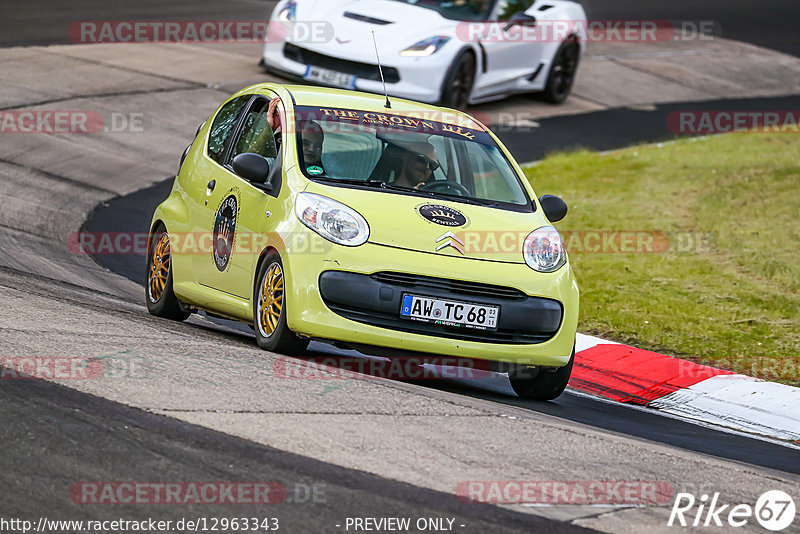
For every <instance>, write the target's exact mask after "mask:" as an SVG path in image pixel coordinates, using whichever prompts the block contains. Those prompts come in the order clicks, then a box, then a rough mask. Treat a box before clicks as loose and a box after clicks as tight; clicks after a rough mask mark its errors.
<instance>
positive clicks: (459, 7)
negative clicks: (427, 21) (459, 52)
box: [395, 0, 494, 20]
mask: <svg viewBox="0 0 800 534" xmlns="http://www.w3.org/2000/svg"><path fill="white" fill-rule="evenodd" d="M395 2H403V3H404V4H413V5H415V6H420V7H425V8H428V9H433V10H434V11H437V12H439V13H440V14H441V15H442V16H443V17H444V18H446V19H450V20H487V19H488V18H489V15H490V14H491V12H492V5H493V4H494V0H395Z"/></svg>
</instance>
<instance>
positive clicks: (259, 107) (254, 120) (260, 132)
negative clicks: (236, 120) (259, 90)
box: [231, 99, 278, 166]
mask: <svg viewBox="0 0 800 534" xmlns="http://www.w3.org/2000/svg"><path fill="white" fill-rule="evenodd" d="M268 107H269V101H268V100H266V99H258V100H256V101H255V103H254V104H253V105H252V106H251V107H250V109H249V110H248V111H247V115H246V116H245V118H244V123H243V124H242V131H241V133H240V134H239V138H238V139H237V140H236V144H235V145H234V147H233V151H232V152H231V160H232V159H233V158H235V157H236V156H238V155H239V154H244V153H247V152H251V153H255V154H259V155H261V156H264V157H265V158H267V161H269V163H270V166H271V165H272V164H273V163H274V161H275V157H276V156H277V154H278V149H277V146H276V145H275V135H274V133H273V132H272V127H271V126H270V125H269V121H268V120H267V109H268Z"/></svg>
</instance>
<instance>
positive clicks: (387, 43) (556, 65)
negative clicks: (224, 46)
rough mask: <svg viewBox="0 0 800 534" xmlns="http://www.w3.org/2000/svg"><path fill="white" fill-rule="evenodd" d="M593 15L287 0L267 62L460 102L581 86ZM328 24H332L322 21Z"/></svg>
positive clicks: (554, 95)
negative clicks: (579, 71) (577, 78)
mask: <svg viewBox="0 0 800 534" xmlns="http://www.w3.org/2000/svg"><path fill="white" fill-rule="evenodd" d="M585 23H586V14H585V12H584V10H583V7H581V5H580V3H578V2H577V1H572V0H281V1H280V2H279V3H278V4H277V6H276V7H275V10H274V11H273V13H272V17H271V21H270V27H271V28H273V27H275V26H277V25H281V26H280V27H283V28H286V31H283V32H281V34H280V38H274V35H275V33H274V32H271V33H272V35H273V37H272V38H269V37H268V38H267V43H266V45H265V47H264V56H263V58H262V60H261V65H262V66H263V67H264V68H265V69H266V70H268V71H271V72H274V73H277V74H280V75H284V76H289V77H291V78H302V79H305V80H306V81H309V82H313V83H318V84H321V85H329V86H335V87H345V88H351V89H357V90H360V91H368V92H373V93H381V92H383V86H382V83H381V76H380V72H379V70H378V61H377V59H376V49H375V45H374V43H373V32H374V33H375V38H376V41H377V47H378V52H379V56H380V61H381V64H382V65H383V74H384V78H385V81H386V86H387V90H388V92H389V94H391V95H394V96H398V97H402V98H409V99H413V100H417V101H421V102H427V103H433V104H439V105H443V106H447V107H451V108H464V107H465V106H466V105H468V104H478V103H481V102H487V101H490V100H498V99H501V98H504V97H506V96H508V95H511V94H514V93H528V92H537V93H541V96H542V97H543V98H544V99H545V100H547V101H549V102H553V103H560V102H563V101H564V99H565V98H566V97H567V95H568V94H569V92H570V90H571V89H572V84H573V82H574V80H575V74H576V72H577V68H578V61H579V59H580V57H581V55H582V53H583V50H584V47H585V42H584V39H583V38H582V32H581V31H580V29H581V28H585ZM320 25H322V27H321V28H320Z"/></svg>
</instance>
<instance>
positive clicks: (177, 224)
mask: <svg viewBox="0 0 800 534" xmlns="http://www.w3.org/2000/svg"><path fill="white" fill-rule="evenodd" d="M389 105H391V108H387V107H386V106H387V103H386V100H385V99H384V97H380V96H378V95H372V94H367V93H356V92H352V91H344V90H339V89H329V88H319V87H312V86H291V85H288V86H285V85H277V84H261V85H257V86H253V87H250V88H247V89H245V90H242V91H241V92H239V93H237V94H235V95H233V96H232V97H231V98H230V99H228V100H227V101H226V102H224V103H223V104H222V105H221V106H220V108H219V109H217V111H216V112H215V113H214V115H213V116H212V117H211V118H210V119H209V120H208V121H207V122H205V123H204V124H203V125H202V126H201V127H200V128H199V129H198V132H197V134H196V137H195V140H194V141H193V143H192V144H191V145H190V146H189V147H188V148H187V150H186V151H185V152H184V155H183V159H182V160H181V167H180V171H179V173H178V175H177V176H176V177H175V180H174V183H173V188H172V191H171V193H170V194H169V196H168V198H167V199H166V200H165V201H164V202H163V203H162V204H160V205H159V206H158V207H157V208H156V210H155V213H154V215H153V219H152V224H151V227H150V237H149V240H148V249H147V257H148V261H147V284H146V285H147V287H146V291H145V297H146V302H147V307H148V309H149V311H150V313H152V314H153V315H156V316H160V317H165V318H171V319H176V320H184V319H186V318H187V317H188V316H189V315H190V314H191V313H192V312H195V311H198V310H204V311H206V312H208V313H210V314H213V315H216V316H220V317H225V318H229V319H234V320H238V321H243V322H245V323H247V324H250V325H251V326H252V327H253V329H254V331H255V335H256V340H257V343H258V345H259V346H260V347H262V348H264V349H267V350H271V351H275V352H281V353H286V354H298V353H302V352H303V351H304V350H305V348H306V346H307V345H308V343H309V340H311V339H315V340H321V341H326V342H333V343H336V344H337V345H339V346H341V345H344V346H347V347H352V348H357V349H358V350H362V351H364V352H371V351H377V353H381V354H385V353H387V351H388V353H396V354H398V355H400V354H402V355H409V354H411V355H414V354H416V355H431V354H436V355H445V356H455V357H461V358H468V359H472V360H480V361H484V362H494V364H496V365H500V364H502V366H504V367H503V368H504V369H506V370H509V376H510V379H511V384H512V386H513V387H514V389H515V391H516V392H517V393H518V394H519V395H521V396H526V397H531V398H537V399H551V398H555V397H557V396H558V395H559V394H561V392H562V391H563V390H564V388H565V387H566V385H567V381H568V379H569V375H570V371H571V368H572V363H573V359H574V353H575V351H574V344H575V332H576V328H577V321H578V298H579V297H578V287H577V283H576V281H575V278H574V275H573V273H572V270H571V268H570V264H569V259H568V257H567V253H566V250H565V248H564V245H563V242H562V240H561V237H560V235H559V233H558V231H557V230H556V229H555V228H554V227H553V226H552V224H553V223H554V222H557V221H559V220H561V219H562V218H563V217H564V216H566V212H567V206H566V204H565V203H564V202H563V201H562V200H561V199H559V198H558V197H555V196H552V195H545V196H543V197H541V198H540V199H537V198H536V195H535V194H534V191H533V190H532V188H531V185H530V183H529V182H528V180H527V179H526V178H525V176H524V174H523V173H522V171H521V169H520V168H519V166H518V165H517V164H516V163H515V162H514V160H513V158H512V157H511V155H510V153H509V152H508V150H506V148H505V147H503V145H502V144H501V143H500V142H499V141H498V139H497V138H496V137H495V136H494V135H493V134H492V132H490V131H489V130H488V129H486V128H485V127H484V126H483V125H482V124H480V123H479V122H477V121H476V120H474V119H473V118H472V117H470V116H469V115H467V114H464V113H461V112H457V111H453V110H447V109H444V108H438V107H434V106H430V105H426V104H419V103H415V102H411V101H405V100H399V99H392V100H391V103H390V104H389ZM498 242H500V243H502V246H498Z"/></svg>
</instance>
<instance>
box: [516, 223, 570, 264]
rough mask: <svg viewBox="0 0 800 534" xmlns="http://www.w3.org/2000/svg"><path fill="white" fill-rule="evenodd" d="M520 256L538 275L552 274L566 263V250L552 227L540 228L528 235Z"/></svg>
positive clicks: (556, 231) (559, 236)
mask: <svg viewBox="0 0 800 534" xmlns="http://www.w3.org/2000/svg"><path fill="white" fill-rule="evenodd" d="M522 256H523V257H524V258H525V263H527V264H528V267H530V268H531V269H533V270H534V271H538V272H540V273H553V272H555V271H557V270H559V269H560V268H561V267H563V266H564V264H565V263H567V249H565V248H564V243H563V241H561V235H560V234H559V233H558V230H556V229H555V228H553V227H552V226H542V227H541V228H539V229H538V230H534V231H533V232H531V233H530V234H528V237H526V238H525V243H524V244H523V245H522Z"/></svg>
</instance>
